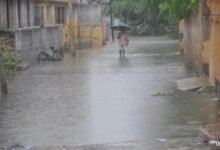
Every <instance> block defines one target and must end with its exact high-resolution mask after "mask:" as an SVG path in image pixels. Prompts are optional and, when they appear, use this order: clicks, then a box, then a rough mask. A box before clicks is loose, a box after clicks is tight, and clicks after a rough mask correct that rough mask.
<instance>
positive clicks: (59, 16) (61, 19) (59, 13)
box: [55, 7, 66, 24]
mask: <svg viewBox="0 0 220 150" xmlns="http://www.w3.org/2000/svg"><path fill="white" fill-rule="evenodd" d="M55 17H56V24H65V23H66V9H65V8H64V7H56V8H55Z"/></svg>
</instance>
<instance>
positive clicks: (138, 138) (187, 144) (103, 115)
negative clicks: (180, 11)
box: [0, 37, 219, 150]
mask: <svg viewBox="0 0 220 150" xmlns="http://www.w3.org/2000/svg"><path fill="white" fill-rule="evenodd" d="M117 49H118V47H117V43H115V44H111V43H110V44H108V45H107V46H106V47H104V48H101V49H93V50H91V49H90V50H80V51H77V53H76V55H75V56H74V57H72V56H70V55H66V56H65V59H64V61H63V62H45V63H40V64H36V65H34V66H33V67H32V68H31V69H29V70H27V71H24V72H21V73H17V75H16V76H15V77H11V78H10V79H9V81H8V83H9V92H10V93H9V96H8V97H7V98H3V97H2V98H1V101H0V103H1V104H0V145H1V146H0V147H5V146H11V145H14V144H19V145H24V146H25V145H31V146H34V147H35V146H36V147H47V146H53V147H59V146H63V145H65V146H67V147H68V146H69V147H75V146H82V147H83V145H87V146H85V147H83V149H91V148H92V149H117V148H118V149H121V148H122V147H124V149H129V148H130V149H131V148H134V149H135V147H136V146H137V147H138V146H140V145H142V146H143V145H144V148H145V149H151V150H153V149H155V150H160V149H161V150H162V149H184V150H187V149H193V150H195V149H202V150H203V149H204V150H205V149H210V147H208V146H207V145H201V144H199V140H198V129H199V127H202V126H203V125H205V124H207V123H211V122H215V121H216V120H217V116H216V114H217V112H218V105H219V104H218V102H214V101H212V100H211V98H209V97H207V96H202V95H198V94H195V93H192V92H181V91H178V90H177V89H176V84H175V83H174V82H175V81H176V80H179V79H183V78H185V77H189V76H191V74H190V73H189V72H187V70H186V69H185V67H184V66H183V64H182V63H181V62H180V61H179V55H178V43H177V41H175V40H169V39H166V38H164V37H153V38H152V37H147V38H132V39H131V43H130V46H129V47H128V48H127V52H126V55H125V57H121V58H120V57H119V53H118V50H117ZM78 148H79V149H80V147H78Z"/></svg>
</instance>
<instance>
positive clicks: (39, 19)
mask: <svg viewBox="0 0 220 150" xmlns="http://www.w3.org/2000/svg"><path fill="white" fill-rule="evenodd" d="M34 11H35V17H34V24H35V26H41V25H44V8H43V6H35V7H34Z"/></svg>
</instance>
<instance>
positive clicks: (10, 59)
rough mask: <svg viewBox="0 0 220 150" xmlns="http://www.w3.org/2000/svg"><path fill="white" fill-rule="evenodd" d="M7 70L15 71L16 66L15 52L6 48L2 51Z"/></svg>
mask: <svg viewBox="0 0 220 150" xmlns="http://www.w3.org/2000/svg"><path fill="white" fill-rule="evenodd" d="M2 57H3V62H4V67H5V70H11V71H14V70H15V67H16V63H15V54H14V52H12V51H10V50H4V51H3V53H2Z"/></svg>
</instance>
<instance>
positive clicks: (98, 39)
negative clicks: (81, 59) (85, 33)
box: [92, 27, 103, 48]
mask: <svg viewBox="0 0 220 150" xmlns="http://www.w3.org/2000/svg"><path fill="white" fill-rule="evenodd" d="M102 46H103V33H102V27H94V28H93V30H92V47H93V48H96V47H102Z"/></svg>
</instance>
